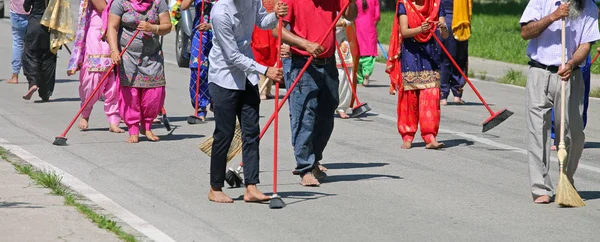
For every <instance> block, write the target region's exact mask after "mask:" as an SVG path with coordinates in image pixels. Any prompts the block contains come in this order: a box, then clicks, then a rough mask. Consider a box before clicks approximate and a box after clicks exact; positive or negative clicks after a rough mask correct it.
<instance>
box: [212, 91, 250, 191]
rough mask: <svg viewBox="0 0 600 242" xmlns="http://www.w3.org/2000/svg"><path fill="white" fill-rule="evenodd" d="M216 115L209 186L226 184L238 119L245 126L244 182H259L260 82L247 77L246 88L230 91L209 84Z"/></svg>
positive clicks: (217, 186) (242, 127) (243, 128)
mask: <svg viewBox="0 0 600 242" xmlns="http://www.w3.org/2000/svg"><path fill="white" fill-rule="evenodd" d="M208 90H209V92H210V96H211V101H212V106H213V107H214V108H213V110H214V115H215V132H214V133H213V139H214V140H213V146H212V155H211V157H210V185H211V186H212V187H215V188H221V187H223V186H224V185H225V169H226V166H227V151H229V146H230V145H231V141H232V140H233V136H234V133H235V119H236V117H237V118H238V120H239V122H240V126H241V129H242V162H243V163H244V183H245V184H246V185H254V184H258V183H259V182H260V181H259V179H258V168H259V152H258V145H259V134H260V127H259V125H258V110H259V107H260V97H259V94H258V85H256V86H253V85H252V84H251V83H250V82H249V81H248V80H246V90H244V91H242V90H230V89H226V88H222V87H220V86H218V85H216V84H214V83H210V84H208Z"/></svg>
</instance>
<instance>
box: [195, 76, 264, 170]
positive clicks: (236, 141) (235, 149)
mask: <svg viewBox="0 0 600 242" xmlns="http://www.w3.org/2000/svg"><path fill="white" fill-rule="evenodd" d="M273 67H275V66H273ZM269 82H270V80H269V78H267V79H266V80H265V82H264V83H263V84H262V85H261V86H260V88H259V93H261V92H262V91H263V90H264V89H265V88H266V87H267V84H268V83H269ZM213 140H214V139H213V137H212V136H210V137H208V139H206V140H205V141H204V142H202V143H201V144H200V150H201V151H202V152H204V153H206V154H207V155H208V156H211V154H212V144H213ZM240 152H242V129H241V127H240V123H239V121H238V120H237V119H235V133H234V135H233V140H232V141H231V146H229V150H228V151H227V163H229V161H230V160H231V159H233V157H235V156H236V155H239V154H240Z"/></svg>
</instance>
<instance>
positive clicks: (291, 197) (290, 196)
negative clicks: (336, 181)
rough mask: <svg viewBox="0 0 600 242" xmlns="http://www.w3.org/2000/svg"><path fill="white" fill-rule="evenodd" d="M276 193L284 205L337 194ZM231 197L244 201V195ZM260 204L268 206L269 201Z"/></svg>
mask: <svg viewBox="0 0 600 242" xmlns="http://www.w3.org/2000/svg"><path fill="white" fill-rule="evenodd" d="M265 195H267V196H271V195H273V193H271V192H268V193H265ZM277 195H279V196H280V197H281V198H282V199H283V200H284V202H285V204H286V206H288V205H291V204H295V203H301V202H306V201H310V200H316V199H319V198H324V197H329V196H336V195H337V194H329V193H322V192H307V191H293V192H278V193H277ZM232 199H233V201H244V195H240V196H239V197H237V198H232ZM262 204H264V205H267V206H268V205H269V202H263V203H262Z"/></svg>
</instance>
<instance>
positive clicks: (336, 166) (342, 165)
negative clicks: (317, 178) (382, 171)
mask: <svg viewBox="0 0 600 242" xmlns="http://www.w3.org/2000/svg"><path fill="white" fill-rule="evenodd" d="M389 164H390V163H378V162H369V163H328V164H322V165H323V166H325V167H327V169H332V170H335V169H353V168H371V167H382V166H387V165H389Z"/></svg>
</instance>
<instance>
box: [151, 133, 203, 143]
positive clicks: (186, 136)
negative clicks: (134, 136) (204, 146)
mask: <svg viewBox="0 0 600 242" xmlns="http://www.w3.org/2000/svg"><path fill="white" fill-rule="evenodd" d="M158 137H159V138H160V141H175V140H184V139H195V138H203V137H205V136H204V135H201V134H171V135H158ZM142 139H143V140H147V139H146V137H145V136H143V138H142V136H140V140H142ZM160 141H159V142H160Z"/></svg>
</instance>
